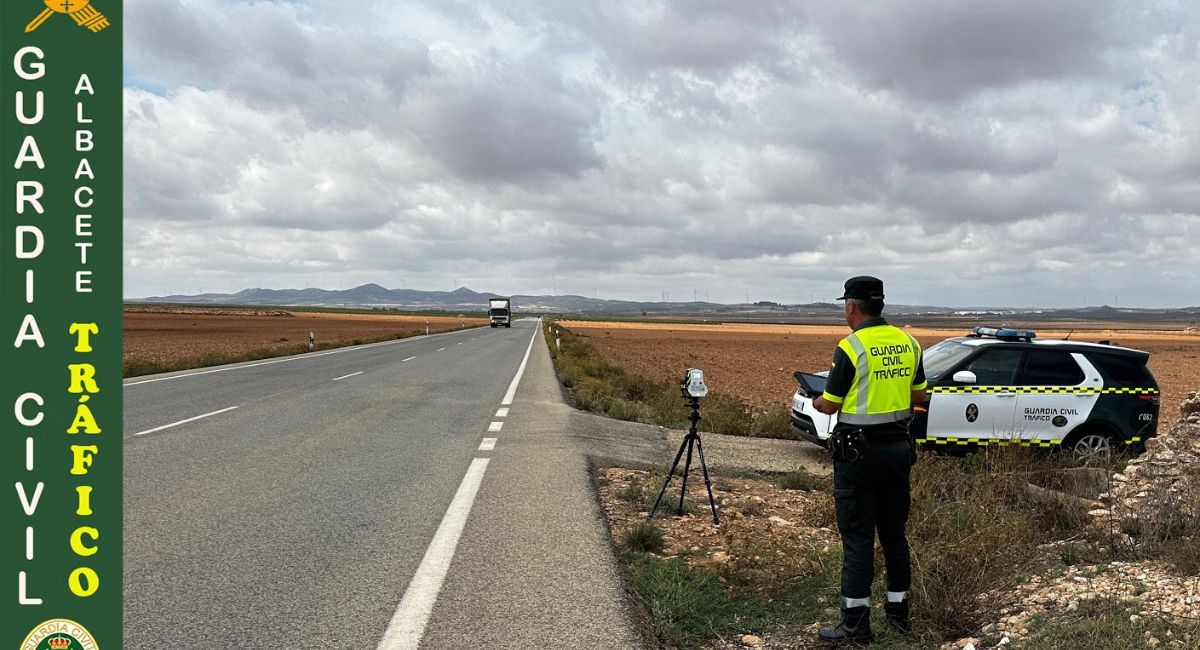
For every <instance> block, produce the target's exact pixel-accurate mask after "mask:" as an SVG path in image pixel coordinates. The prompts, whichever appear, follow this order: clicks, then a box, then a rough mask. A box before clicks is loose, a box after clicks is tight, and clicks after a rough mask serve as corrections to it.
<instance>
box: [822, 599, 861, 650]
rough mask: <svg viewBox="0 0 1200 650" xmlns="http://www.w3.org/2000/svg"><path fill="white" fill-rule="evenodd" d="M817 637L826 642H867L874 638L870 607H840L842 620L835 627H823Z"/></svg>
mask: <svg viewBox="0 0 1200 650" xmlns="http://www.w3.org/2000/svg"><path fill="white" fill-rule="evenodd" d="M817 638H819V639H821V640H822V641H824V642H826V643H836V644H843V643H845V644H855V645H857V644H867V643H871V642H872V641H874V640H875V635H873V634H871V608H870V607H866V606H864V607H844V608H842V622H841V624H840V625H838V626H837V627H823V628H821V629H820V631H818V632H817Z"/></svg>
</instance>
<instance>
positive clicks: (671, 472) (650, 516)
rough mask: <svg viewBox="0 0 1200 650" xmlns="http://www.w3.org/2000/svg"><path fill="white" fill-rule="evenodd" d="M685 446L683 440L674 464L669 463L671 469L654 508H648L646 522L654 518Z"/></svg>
mask: <svg viewBox="0 0 1200 650" xmlns="http://www.w3.org/2000/svg"><path fill="white" fill-rule="evenodd" d="M686 444H687V441H686V440H684V441H683V443H681V444H680V445H679V451H677V452H675V462H673V463H671V469H670V470H669V471H668V472H667V478H666V480H665V481H663V484H662V489H660V490H659V491H658V498H657V499H655V500H654V507H653V508H650V514H648V515H646V521H650V520H651V519H653V518H654V512H655V511H656V510H658V504H659V503H660V502H662V498H663V493H665V492H666V491H667V486H668V485H670V484H671V477H673V476H674V475H675V468H676V467H679V459H680V458H681V457H682V456H683V448H684V446H685V445H686Z"/></svg>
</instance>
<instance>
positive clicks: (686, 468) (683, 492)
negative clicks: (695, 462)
mask: <svg viewBox="0 0 1200 650" xmlns="http://www.w3.org/2000/svg"><path fill="white" fill-rule="evenodd" d="M699 439H700V438H699V437H697V436H693V435H692V434H688V435H687V436H685V437H684V440H685V442H687V450H688V455H687V462H685V463H684V464H683V485H680V486H679V516H680V517H682V516H683V498H684V497H685V496H687V480H688V474H689V473H690V472H691V469H692V447H693V446H695V443H696V441H697V440H699Z"/></svg>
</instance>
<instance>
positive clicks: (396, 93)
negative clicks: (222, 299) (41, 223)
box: [125, 0, 1200, 306]
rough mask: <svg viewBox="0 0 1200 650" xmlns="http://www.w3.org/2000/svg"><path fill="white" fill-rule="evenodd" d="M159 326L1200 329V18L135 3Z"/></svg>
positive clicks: (968, 6)
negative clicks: (1093, 322) (173, 320)
mask: <svg viewBox="0 0 1200 650" xmlns="http://www.w3.org/2000/svg"><path fill="white" fill-rule="evenodd" d="M125 8H126V21H125V22H126V26H125V28H126V89H125V128H126V131H125V142H126V150H125V151H126V152H125V161H126V167H125V179H126V198H125V223H126V226H125V229H126V245H125V246H126V249H125V259H126V288H125V293H126V295H127V296H131V297H132V296H145V295H153V294H162V293H166V292H171V293H195V292H198V291H200V290H203V291H236V290H239V289H242V288H246V287H255V286H261V287H280V288H298V287H305V286H320V287H325V288H332V289H336V288H349V287H351V286H354V285H357V284H362V283H366V282H376V283H379V284H382V285H384V286H387V287H393V288H399V287H405V288H418V289H443V290H445V289H452V288H454V287H455V286H457V285H466V286H469V287H471V288H473V289H476V290H480V291H495V292H499V293H550V292H552V291H556V292H558V293H578V294H584V295H593V294H596V295H598V296H599V297H602V298H605V297H607V298H622V299H635V300H647V299H658V298H660V297H661V296H662V294H663V292H664V291H669V292H670V295H671V298H672V299H678V300H685V299H687V300H690V299H691V298H692V297H693V296H694V295H699V297H700V298H701V299H703V298H704V297H705V296H706V295H707V296H708V297H709V298H710V299H711V300H713V301H722V302H740V301H743V300H745V299H746V297H747V296H749V298H750V299H751V300H763V299H766V300H777V301H783V302H808V301H809V300H811V299H814V298H815V299H818V300H819V299H830V298H832V297H836V296H837V295H840V293H838V290H839V288H840V286H841V282H842V281H843V280H844V279H845V278H846V277H847V276H850V275H857V274H861V273H870V274H874V275H878V276H880V277H882V278H884V280H885V282H886V283H887V285H888V289H887V294H888V298H889V300H891V301H894V302H904V303H933V304H943V305H954V306H967V305H984V304H990V305H1028V306H1049V305H1080V304H1085V303H1086V304H1092V305H1096V304H1102V303H1107V304H1119V305H1121V306H1183V305H1198V304H1200V282H1198V281H1197V279H1196V278H1197V275H1198V274H1200V10H1198V9H1197V7H1196V4H1195V3H1194V2H1189V1H1187V0H1180V1H1178V2H1171V1H1164V2H1142V3H1132V2H1119V1H1115V0H1063V1H1054V0H1009V1H1008V2H995V1H994V0H930V1H926V2H875V3H846V2H784V1H776V0H754V1H753V2H747V1H745V0H728V1H725V2H718V1H714V0H679V1H677V2H663V1H661V0H605V1H603V2H595V1H591V0H587V1H584V0H577V1H574V2H566V1H555V0H541V1H535V0H530V1H528V2H513V1H509V2H503V1H496V2H489V1H484V2H462V1H459V0H418V1H405V0H393V1H388V2H382V1H375V0H361V1H354V2H350V1H347V0H297V1H291V2H283V1H278V2H269V1H262V0H258V1H253V2H251V1H242V2H238V1H233V0H126V2H125Z"/></svg>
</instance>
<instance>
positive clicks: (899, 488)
mask: <svg viewBox="0 0 1200 650" xmlns="http://www.w3.org/2000/svg"><path fill="white" fill-rule="evenodd" d="M889 429H890V431H889V432H888V433H887V434H886V435H885V436H882V439H879V438H876V439H872V433H871V428H869V427H864V431H865V432H866V433H867V439H868V441H869V444H870V447H869V448H868V449H865V450H863V452H862V457H861V458H859V459H858V460H856V461H853V462H846V461H840V460H836V459H835V460H834V464H833V499H834V506H835V509H836V511H837V523H838V530H839V531H841V534H842V597H844V598H868V597H870V595H871V581H872V580H874V578H875V536H876V534H878V535H879V544H880V545H881V546H882V547H883V556H884V559H885V563H886V566H887V590H888V591H908V588H909V586H911V583H912V569H911V567H910V565H909V551H908V538H907V537H905V535H904V527H905V525H906V524H907V523H908V511H909V504H910V500H909V473H910V471H911V470H912V466H913V462H914V461H915V460H916V454H915V453H914V451H913V446H912V442H911V441H910V440H909V439H908V437H907V435H904V436H900V435H896V429H895V428H894V427H889Z"/></svg>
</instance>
